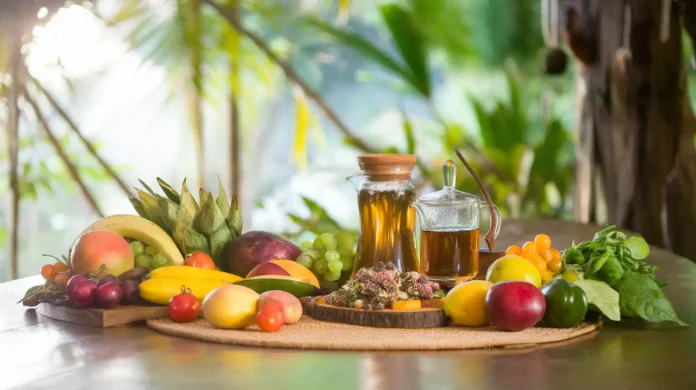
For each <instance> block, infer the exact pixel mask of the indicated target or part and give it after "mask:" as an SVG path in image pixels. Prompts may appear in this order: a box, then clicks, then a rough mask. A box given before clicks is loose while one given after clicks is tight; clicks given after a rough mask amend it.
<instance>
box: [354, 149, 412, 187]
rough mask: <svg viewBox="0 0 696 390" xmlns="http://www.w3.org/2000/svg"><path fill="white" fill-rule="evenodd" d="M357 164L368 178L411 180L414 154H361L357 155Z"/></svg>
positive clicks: (375, 179) (377, 179) (376, 179)
mask: <svg viewBox="0 0 696 390" xmlns="http://www.w3.org/2000/svg"><path fill="white" fill-rule="evenodd" d="M358 165H360V169H361V170H362V173H363V174H364V175H365V176H366V177H367V179H368V180H372V181H403V180H411V171H413V168H414V167H415V166H416V156H414V155H412V154H363V155H361V156H358Z"/></svg>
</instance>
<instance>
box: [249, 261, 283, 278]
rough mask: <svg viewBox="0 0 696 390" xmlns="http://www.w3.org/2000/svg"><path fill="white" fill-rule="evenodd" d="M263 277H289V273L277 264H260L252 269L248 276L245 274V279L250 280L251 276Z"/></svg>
mask: <svg viewBox="0 0 696 390" xmlns="http://www.w3.org/2000/svg"><path fill="white" fill-rule="evenodd" d="M265 275H279V276H290V273H289V272H288V271H286V270H285V268H283V267H281V266H279V265H278V264H274V263H261V264H259V265H257V266H256V267H254V269H252V270H251V271H249V274H247V276H246V277H247V278H251V277H253V276H265Z"/></svg>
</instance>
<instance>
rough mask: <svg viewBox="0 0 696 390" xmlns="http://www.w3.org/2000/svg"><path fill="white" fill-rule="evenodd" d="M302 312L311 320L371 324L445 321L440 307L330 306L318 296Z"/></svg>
mask: <svg viewBox="0 0 696 390" xmlns="http://www.w3.org/2000/svg"><path fill="white" fill-rule="evenodd" d="M425 302H428V301H425ZM305 314H307V315H308V316H310V317H312V318H314V319H315V320H320V321H328V322H337V323H341V324H349V325H359V326H370V327H374V328H407V329H419V328H439V327H441V326H445V325H447V318H446V317H445V311H444V310H443V309H442V308H440V307H424V308H421V309H418V310H364V309H352V308H348V307H338V306H331V305H328V304H326V303H325V301H324V300H323V299H321V298H320V299H316V300H313V301H310V302H309V303H308V304H307V305H306V306H305Z"/></svg>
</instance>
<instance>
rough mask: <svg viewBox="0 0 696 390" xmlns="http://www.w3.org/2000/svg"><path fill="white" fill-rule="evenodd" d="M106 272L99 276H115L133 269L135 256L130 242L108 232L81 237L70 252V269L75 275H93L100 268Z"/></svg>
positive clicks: (92, 232)
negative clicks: (103, 268) (102, 267)
mask: <svg viewBox="0 0 696 390" xmlns="http://www.w3.org/2000/svg"><path fill="white" fill-rule="evenodd" d="M102 264H103V265H104V266H106V270H105V271H104V272H102V273H101V274H100V275H99V276H100V277H101V276H105V275H114V276H119V275H121V274H122V273H124V272H126V271H128V270H130V269H132V268H133V267H134V266H135V256H134V255H133V250H132V249H131V247H130V245H129V244H128V241H126V239H125V238H123V237H121V236H119V235H118V234H116V233H114V232H111V231H107V230H95V231H91V232H88V233H85V234H83V235H81V236H80V237H79V238H78V239H77V240H76V241H75V243H74V244H73V247H72V249H71V250H70V267H71V268H72V271H73V273H75V274H82V273H92V272H95V271H97V270H99V267H101V266H102Z"/></svg>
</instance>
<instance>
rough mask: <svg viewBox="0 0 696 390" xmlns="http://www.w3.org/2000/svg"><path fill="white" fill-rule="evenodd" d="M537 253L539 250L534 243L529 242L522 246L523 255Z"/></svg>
mask: <svg viewBox="0 0 696 390" xmlns="http://www.w3.org/2000/svg"><path fill="white" fill-rule="evenodd" d="M536 251H537V248H536V244H535V243H534V241H527V242H525V243H524V245H523V246H522V253H524V252H536ZM522 256H524V255H522Z"/></svg>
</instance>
